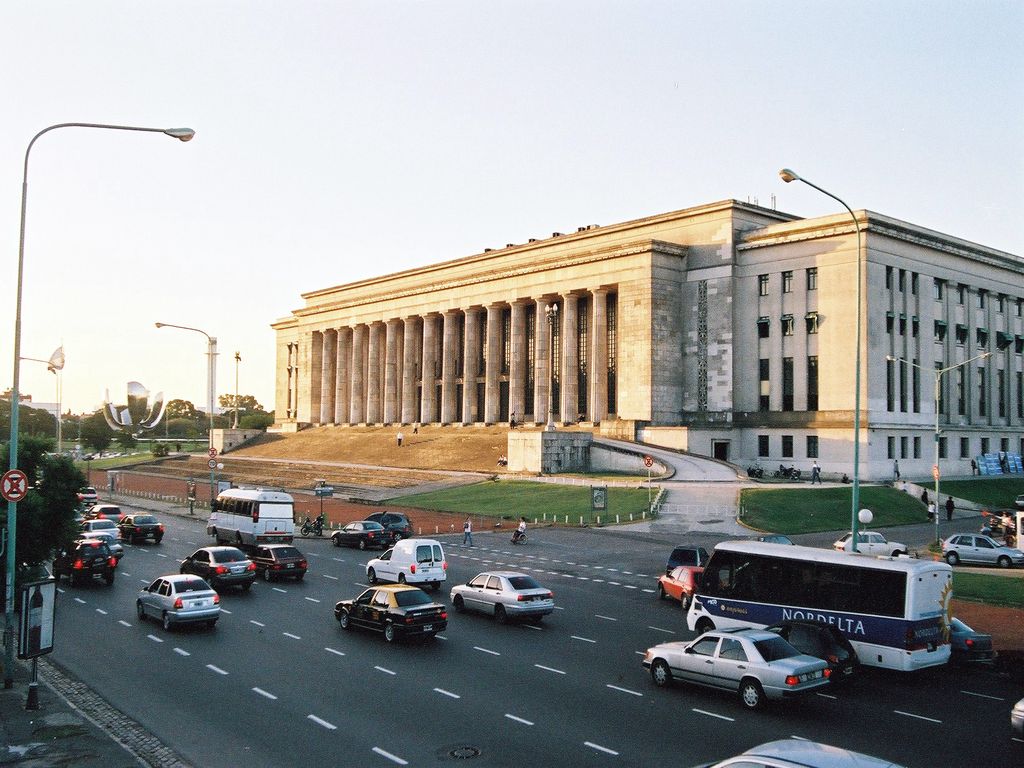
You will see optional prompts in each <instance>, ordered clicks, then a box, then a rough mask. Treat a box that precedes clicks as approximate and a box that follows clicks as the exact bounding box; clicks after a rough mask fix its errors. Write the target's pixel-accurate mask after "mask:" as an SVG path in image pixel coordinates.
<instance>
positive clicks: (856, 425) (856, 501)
mask: <svg viewBox="0 0 1024 768" xmlns="http://www.w3.org/2000/svg"><path fill="white" fill-rule="evenodd" d="M779 177H780V178H781V179H782V180H783V181H784V182H786V183H787V184H788V183H789V182H791V181H802V182H803V183H804V184H806V185H807V186H809V187H812V188H814V189H816V190H818V191H819V192H821V193H822V194H823V195H827V196H828V197H831V198H832V199H833V200H835V201H836V202H838V203H839V204H840V205H842V206H843V208H845V209H846V210H847V212H848V213H849V214H850V218H851V219H853V226H854V227H855V228H856V230H857V330H856V334H857V336H856V339H857V340H856V344H855V346H856V347H857V352H856V356H855V359H854V378H853V490H852V493H851V496H852V498H851V499H850V534H851V535H850V540H851V541H852V542H853V551H854V552H856V551H857V527H858V525H857V523H858V511H859V509H858V507H859V506H860V342H861V311H862V307H861V270H862V267H861V257H860V248H861V233H860V222H859V221H858V220H857V217H856V216H855V215H854V213H853V210H852V209H851V208H850V206H848V205H847V204H846V203H845V202H843V201H842V200H841V199H840V198H838V197H836V196H835V195H833V194H832V193H831V192H829V191H828V190H825V189H822V188H821V187H819V186H818V185H817V184H812V183H811V182H809V181H808V180H807V179H805V178H803V177H802V176H799V175H797V173H796V172H795V171H793V170H791V169H789V168H783V169H782V170H781V171H779Z"/></svg>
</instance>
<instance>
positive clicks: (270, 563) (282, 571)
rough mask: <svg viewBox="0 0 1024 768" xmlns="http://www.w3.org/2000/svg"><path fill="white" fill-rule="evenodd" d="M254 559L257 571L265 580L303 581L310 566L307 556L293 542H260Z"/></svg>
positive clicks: (254, 553)
mask: <svg viewBox="0 0 1024 768" xmlns="http://www.w3.org/2000/svg"><path fill="white" fill-rule="evenodd" d="M252 561H253V562H254V563H255V564H256V573H258V574H259V575H260V576H262V577H263V579H264V580H265V581H277V580H278V579H295V580H296V581H302V579H303V577H304V576H305V575H306V570H307V568H308V567H309V564H308V563H307V561H306V556H305V555H303V554H302V553H301V552H299V550H297V549H296V548H295V547H293V546H292V545H291V544H260V545H259V546H257V547H256V549H254V550H253V552H252Z"/></svg>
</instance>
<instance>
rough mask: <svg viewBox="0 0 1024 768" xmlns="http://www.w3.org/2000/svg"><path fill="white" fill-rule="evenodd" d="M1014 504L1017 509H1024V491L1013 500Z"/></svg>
mask: <svg viewBox="0 0 1024 768" xmlns="http://www.w3.org/2000/svg"><path fill="white" fill-rule="evenodd" d="M1013 506H1015V507H1016V508H1017V509H1024V493H1022V494H1021V495H1020V496H1018V497H1017V498H1016V499H1014V500H1013Z"/></svg>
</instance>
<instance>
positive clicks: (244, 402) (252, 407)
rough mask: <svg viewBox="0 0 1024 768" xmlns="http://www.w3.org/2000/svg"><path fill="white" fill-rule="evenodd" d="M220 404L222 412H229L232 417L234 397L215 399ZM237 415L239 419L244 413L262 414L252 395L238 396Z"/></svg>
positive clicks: (261, 408)
mask: <svg viewBox="0 0 1024 768" xmlns="http://www.w3.org/2000/svg"><path fill="white" fill-rule="evenodd" d="M217 400H218V402H219V403H220V407H221V409H222V410H224V411H231V413H232V415H233V414H234V412H235V396H234V395H221V396H220V397H219V398H217ZM238 413H239V418H241V415H242V414H246V413H263V406H262V405H260V404H259V402H257V400H256V398H255V397H253V396H252V395H239V396H238Z"/></svg>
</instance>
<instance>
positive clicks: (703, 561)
mask: <svg viewBox="0 0 1024 768" xmlns="http://www.w3.org/2000/svg"><path fill="white" fill-rule="evenodd" d="M709 559H710V556H709V555H708V551H707V550H706V549H704V547H691V546H681V547H676V548H675V549H673V550H672V554H671V555H669V556H668V562H667V563H665V573H666V574H668V573H671V572H672V569H673V568H675V567H676V566H677V565H689V566H692V567H694V568H703V567H704V566H705V565H707V564H708V560H709Z"/></svg>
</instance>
